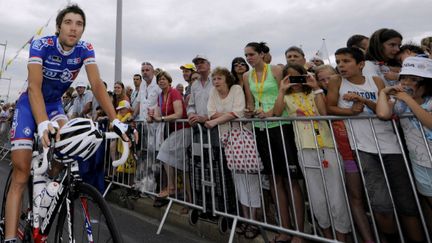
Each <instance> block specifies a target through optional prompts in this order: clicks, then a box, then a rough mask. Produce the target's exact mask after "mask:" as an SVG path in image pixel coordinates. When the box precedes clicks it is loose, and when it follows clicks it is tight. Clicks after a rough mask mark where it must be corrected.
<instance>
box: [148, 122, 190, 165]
mask: <svg viewBox="0 0 432 243" xmlns="http://www.w3.org/2000/svg"><path fill="white" fill-rule="evenodd" d="M190 145H191V129H190V128H183V129H180V130H177V131H175V132H173V133H171V134H170V135H169V137H168V138H167V139H165V140H164V141H163V143H162V145H161V147H160V149H159V153H158V155H157V157H156V158H157V159H158V160H160V161H162V162H163V163H165V164H167V165H170V166H172V167H174V168H177V169H179V170H185V171H188V167H189V165H188V164H187V161H188V156H187V153H186V149H187V148H188V147H189V146H190Z"/></svg>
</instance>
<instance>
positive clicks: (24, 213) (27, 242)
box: [0, 169, 33, 243]
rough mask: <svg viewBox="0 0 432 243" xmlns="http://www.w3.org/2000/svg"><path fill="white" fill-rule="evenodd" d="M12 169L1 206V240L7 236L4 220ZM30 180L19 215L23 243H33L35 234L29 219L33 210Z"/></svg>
mask: <svg viewBox="0 0 432 243" xmlns="http://www.w3.org/2000/svg"><path fill="white" fill-rule="evenodd" d="M12 171H13V170H12V169H11V170H10V171H9V174H8V177H7V179H6V183H5V189H4V192H3V199H2V207H1V213H0V222H1V225H0V227H2V229H1V230H0V231H1V233H0V242H3V241H4V240H5V236H4V235H3V233H4V229H5V228H4V227H5V225H4V220H5V214H6V198H7V194H8V193H9V188H10V183H11V180H12ZM30 181H31V178H29V183H28V185H27V188H26V189H25V190H24V192H23V197H22V206H21V210H20V213H19V217H18V229H17V231H18V237H17V238H18V239H19V240H21V242H23V243H32V242H33V235H32V230H31V226H30V223H29V221H28V218H29V217H28V214H29V212H30V211H31V204H30V203H29V202H30V201H29V199H30V198H32V197H31V195H30V194H31V193H30V192H31V190H30V188H29V186H30Z"/></svg>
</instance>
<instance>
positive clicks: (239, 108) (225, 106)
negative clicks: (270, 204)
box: [205, 68, 261, 239]
mask: <svg viewBox="0 0 432 243" xmlns="http://www.w3.org/2000/svg"><path fill="white" fill-rule="evenodd" d="M212 79H213V86H214V88H212V89H211V91H210V97H209V101H208V104H207V109H208V112H209V119H210V120H209V121H206V123H205V127H207V128H209V129H211V128H213V127H216V126H218V125H219V133H220V134H222V136H223V137H224V136H225V137H227V140H228V141H227V143H231V142H232V141H233V139H234V140H236V139H240V140H241V139H243V141H242V142H243V144H245V142H246V140H245V139H244V136H242V135H239V136H238V137H236V138H233V136H231V134H234V133H231V131H232V130H233V129H236V130H237V131H240V132H239V133H241V132H242V129H246V128H245V127H243V128H240V124H239V123H238V122H233V123H229V121H230V120H232V119H235V118H244V109H245V107H246V106H245V96H244V92H243V89H242V88H241V86H240V85H238V84H235V79H234V76H233V75H231V73H230V72H229V71H228V69H226V68H216V69H214V70H213V72H212ZM246 130H247V131H248V132H250V130H248V129H246ZM239 133H237V134H239ZM250 134H251V137H253V134H252V132H250ZM227 143H225V144H227ZM234 146H235V145H234ZM224 147H225V146H224ZM249 149H250V150H252V151H253V152H255V151H256V147H255V146H253V147H252V148H246V147H243V150H244V151H246V153H249V152H250V150H249ZM239 150H242V149H239ZM224 152H225V153H226V152H227V150H225V151H224ZM236 152H240V151H236ZM231 156H234V155H231ZM251 157H252V156H251ZM238 160H242V159H238ZM245 160H246V159H244V160H243V161H242V162H240V161H237V163H242V164H243V165H246V163H247V162H250V161H247V162H246V161H245ZM258 160H259V162H258ZM224 161H226V159H224ZM255 161H257V163H260V162H261V160H260V159H259V158H258V157H255ZM252 163H253V162H252ZM257 172H258V171H255V172H254V173H250V172H249V173H245V172H242V171H236V170H233V179H234V182H235V188H236V191H237V193H236V195H237V198H238V201H239V202H240V204H241V208H242V211H241V212H242V214H243V217H245V218H247V219H252V220H258V217H257V211H258V209H259V208H261V198H260V178H259V176H258V174H257ZM225 176H229V175H225ZM228 196H229V197H230V196H233V195H228ZM249 211H250V212H251V214H250V213H249ZM236 232H237V233H240V234H244V235H245V237H246V238H248V239H253V238H255V237H256V236H257V235H258V234H259V229H258V227H256V226H254V225H248V224H244V223H242V224H240V226H239V227H238V228H237V230H236Z"/></svg>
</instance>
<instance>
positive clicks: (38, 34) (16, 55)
mask: <svg viewBox="0 0 432 243" xmlns="http://www.w3.org/2000/svg"><path fill="white" fill-rule="evenodd" d="M51 18H52V16H51V17H50V18H49V19H48V21H47V22H46V24H45V25H43V26H42V27H40V28H39V29H38V30H37V31H36V34H34V35H32V36H31V37H30V39H29V40H28V41H27V42H26V43H24V45H23V46H22V47H21V48H20V49H19V50H18V51H17V52H16V54H15V56H14V57H13V58H11V59H9V61H7V63H6V66H5V69H4V71H7V69H8V67H9V66H10V65H11V64H12V62H13V61H14V60H15V59H16V58H17V57H18V55H19V54H20V52H21V51H22V50H24V48H26V47H27V45H29V44H31V43H32V41H33V40H34V38H35V37H36V36H40V35H42V32H43V30H44V28H45V27H47V26H48V24H49V22H50V21H51Z"/></svg>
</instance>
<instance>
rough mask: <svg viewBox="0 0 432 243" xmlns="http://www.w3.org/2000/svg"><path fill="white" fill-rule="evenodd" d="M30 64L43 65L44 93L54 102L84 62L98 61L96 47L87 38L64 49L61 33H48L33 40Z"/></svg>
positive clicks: (49, 101)
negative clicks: (51, 34) (59, 36)
mask: <svg viewBox="0 0 432 243" xmlns="http://www.w3.org/2000/svg"><path fill="white" fill-rule="evenodd" d="M28 63H29V64H40V65H42V71H43V81H42V95H43V97H44V100H45V102H47V103H51V102H56V101H59V100H60V99H61V97H62V95H63V93H64V92H65V91H66V90H67V89H68V88H69V86H70V85H71V84H72V82H73V81H74V80H75V78H76V77H77V76H78V73H79V71H80V69H81V67H82V66H83V64H84V65H87V64H92V63H95V54H94V50H93V46H92V45H91V44H90V43H87V42H85V41H79V42H78V43H77V44H76V45H75V47H73V48H72V49H71V50H70V51H64V50H63V49H62V47H61V45H60V43H59V41H58V38H57V36H46V37H43V38H41V39H38V40H34V41H33V42H32V44H31V47H30V56H29V61H28Z"/></svg>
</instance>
